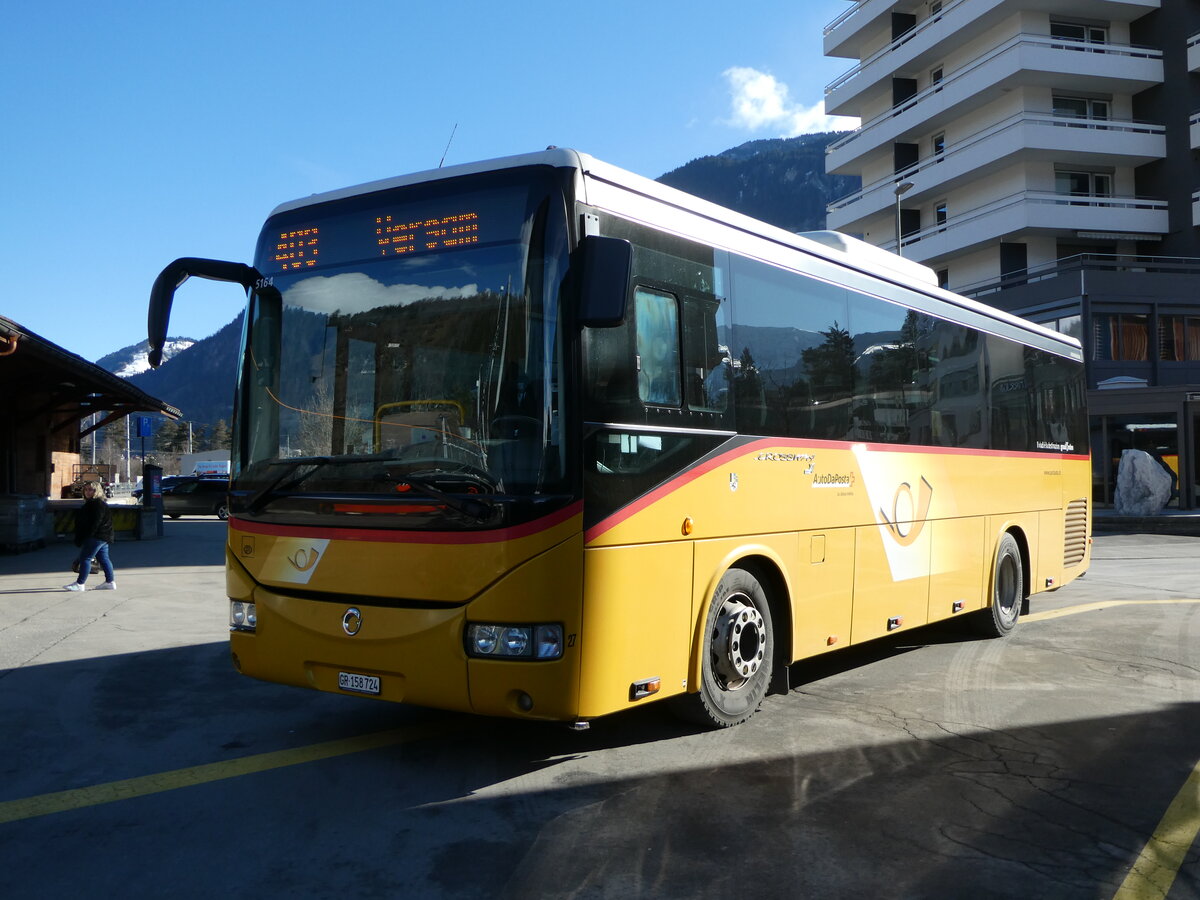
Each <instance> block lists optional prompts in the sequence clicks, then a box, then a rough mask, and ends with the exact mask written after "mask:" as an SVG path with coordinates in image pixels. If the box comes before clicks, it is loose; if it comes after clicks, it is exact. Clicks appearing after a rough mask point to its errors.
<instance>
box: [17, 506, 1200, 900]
mask: <svg viewBox="0 0 1200 900" xmlns="http://www.w3.org/2000/svg"><path fill="white" fill-rule="evenodd" d="M165 534H166V536H165V538H164V539H162V540H158V541H147V542H144V543H118V544H117V545H116V546H115V547H114V549H113V557H114V562H115V564H116V566H117V581H118V587H119V589H118V590H117V591H116V592H112V593H108V592H88V593H86V594H84V595H82V596H80V595H75V594H70V593H67V592H65V591H62V590H61V585H62V584H64V583H65V582H66V581H67V580H69V578H70V577H71V576H70V573H69V571H68V566H69V562H70V559H71V558H72V555H73V549H72V548H71V547H70V546H69V545H67V544H60V545H58V546H54V547H50V548H48V549H45V550H41V551H38V552H34V553H29V554H24V555H20V556H0V722H3V723H4V726H3V728H2V729H0V896H2V897H4V898H6V900H12V898H22V897H31V898H32V897H38V898H43V897H66V896H72V897H73V896H79V895H80V894H88V895H94V896H109V895H114V896H115V895H117V894H123V895H129V896H165V895H170V896H172V897H212V896H215V895H218V894H221V895H226V896H231V897H241V896H246V897H250V896H253V897H256V898H257V897H264V896H266V897H272V896H283V895H289V896H304V897H337V898H344V897H349V896H355V897H358V896H362V897H369V896H378V897H403V896H411V897H425V896H431V897H479V896H502V897H513V898H516V897H622V898H624V897H630V896H645V897H651V896H653V897H714V898H716V897H720V898H723V900H724V898H728V897H730V896H736V895H751V896H758V897H784V896H787V897H803V896H822V897H826V896H827V897H867V896H879V897H939V898H942V897H947V898H949V897H964V896H970V897H975V898H992V897H996V898H1000V897H1004V898H1009V897H1012V898H1029V897H1048V898H1066V897H1069V898H1075V897H1078V898H1093V897H1121V898H1122V900H1130V898H1148V897H1163V896H1168V897H1170V898H1174V900H1180V898H1188V897H1200V858H1198V855H1197V849H1196V847H1195V846H1194V841H1195V835H1196V831H1197V829H1198V828H1200V775H1197V774H1196V773H1197V763H1198V760H1200V717H1197V715H1196V712H1197V709H1198V708H1200V706H1198V704H1200V677H1198V674H1200V539H1196V538H1189V537H1181V536H1171V535H1166V536H1164V535H1112V536H1104V537H1100V538H1098V539H1097V541H1096V544H1095V560H1094V563H1093V567H1092V571H1091V572H1090V573H1089V575H1088V576H1087V578H1085V579H1082V580H1081V581H1078V582H1076V583H1074V584H1072V585H1069V586H1068V587H1066V588H1064V589H1062V590H1061V591H1058V592H1057V593H1055V594H1051V595H1043V596H1042V597H1040V598H1038V599H1037V600H1036V601H1035V605H1034V611H1033V615H1031V616H1030V617H1028V619H1027V620H1026V621H1024V622H1023V623H1022V625H1021V627H1020V628H1019V629H1018V631H1017V632H1016V633H1015V634H1014V635H1013V636H1012V637H1010V638H1008V639H1005V640H1000V641H976V640H971V639H967V638H966V637H965V635H964V634H963V633H962V632H961V631H960V630H958V629H957V628H954V627H950V626H945V627H935V628H929V629H923V630H921V631H914V632H910V633H905V634H902V635H897V636H895V637H894V639H885V640H883V641H880V642H876V643H875V644H873V645H869V646H867V647H863V648H851V649H849V650H844V651H840V652H839V653H838V654H834V655H831V656H829V657H826V658H824V659H822V660H820V661H819V662H815V663H808V664H802V665H799V666H796V667H794V672H793V675H794V678H793V683H794V685H795V686H794V687H793V690H792V691H791V693H790V694H788V695H786V696H772V697H769V698H768V700H767V701H766V703H764V707H763V709H762V711H761V712H760V713H759V715H758V716H756V717H755V718H754V719H752V720H751V721H750V722H749V723H747V724H746V725H745V726H742V727H739V728H735V729H732V730H730V731H726V732H702V731H696V730H694V729H691V728H688V727H685V726H682V725H680V724H679V723H677V722H675V720H674V719H672V718H671V717H670V716H668V715H666V714H664V713H663V712H662V711H661V709H656V708H655V707H653V706H650V707H646V708H645V709H643V710H640V711H637V712H634V713H631V714H626V715H622V716H616V717H610V718H609V719H605V720H601V721H599V722H597V723H596V724H595V726H594V727H593V729H592V730H591V731H590V732H588V733H586V734H582V735H577V734H571V733H568V732H566V731H565V730H564V729H562V728H559V727H555V726H540V725H532V726H531V725H527V724H524V723H510V722H500V721H494V720H484V719H475V718H470V717H463V716H451V715H446V714H442V713H436V712H430V711H424V710H419V709H413V708H409V707H397V706H391V705H388V704H383V703H379V702H375V701H371V700H364V699H359V698H351V697H339V696H331V695H327V694H317V693H312V692H308V691H303V690H298V689H294V688H286V687H281V686H276V685H267V684H261V683H258V682H254V681H251V680H249V679H246V678H242V677H240V676H237V675H236V674H235V673H234V672H233V670H232V668H231V667H230V665H229V663H228V658H227V657H228V653H227V648H226V643H225V640H224V637H225V634H226V631H227V624H226V616H227V611H226V602H225V599H224V597H225V595H224V579H223V570H222V560H223V549H222V548H223V536H224V526H223V525H222V524H220V523H218V522H216V521H215V520H211V519H210V520H203V519H186V518H185V519H181V520H179V521H177V522H170V521H169V522H167V523H166V528H165ZM94 580H97V581H98V580H99V579H98V578H95V577H94ZM1156 834H1157V837H1156V836H1155V835H1156ZM1131 872H1132V873H1133V874H1132V875H1131V874H1130V873H1131Z"/></svg>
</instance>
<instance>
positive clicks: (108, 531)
mask: <svg viewBox="0 0 1200 900" xmlns="http://www.w3.org/2000/svg"><path fill="white" fill-rule="evenodd" d="M112 539H113V520H112V510H110V509H109V508H108V504H107V503H105V502H104V494H103V492H102V491H100V490H99V487H98V486H97V484H96V483H95V482H94V481H88V482H85V483H84V485H83V506H82V507H81V508H80V509H79V511H78V512H77V513H75V546H76V547H78V548H79V578H78V580H76V581H73V582H71V583H70V584H64V585H63V588H64V589H66V590H68V591H86V590H87V588H86V587H85V586H84V582H86V581H87V578H88V575H89V574H90V573H91V571H92V561H93V560H95V561H96V562H98V563H99V564H100V568H101V569H102V570H103V571H104V584H98V585H96V590H98V591H115V590H116V589H117V583H116V581H114V580H113V567H112V561H111V560H109V558H108V545H109V543H110V542H111V541H112Z"/></svg>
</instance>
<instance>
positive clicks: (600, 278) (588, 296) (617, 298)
mask: <svg viewBox="0 0 1200 900" xmlns="http://www.w3.org/2000/svg"><path fill="white" fill-rule="evenodd" d="M579 256H580V263H581V265H580V271H581V275H580V290H579V323H580V324H581V325H583V326H584V327H586V328H613V327H615V326H617V325H620V324H621V323H622V322H623V321H625V307H626V302H627V299H628V297H629V276H630V273H631V272H632V271H633V245H632V244H630V243H629V241H624V240H621V239H620V238H611V237H600V236H599V235H588V236H587V237H585V238H584V239H583V240H582V241H581V242H580V245H579Z"/></svg>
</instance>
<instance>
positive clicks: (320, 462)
mask: <svg viewBox="0 0 1200 900" xmlns="http://www.w3.org/2000/svg"><path fill="white" fill-rule="evenodd" d="M331 462H333V460H332V459H331V458H330V457H328V456H293V457H291V458H290V459H277V460H273V461H272V462H271V463H269V465H272V466H283V467H284V469H283V471H282V472H280V473H279V477H278V478H276V479H275V480H274V481H272V482H271V483H270V484H268V485H266V486H265V487H261V488H259V489H258V490H257V491H255V492H254V493H253V494H252V495H251V496H250V498H249V499H248V500H247V501H246V509H247V511H249V512H250V513H256V512H258V511H259V510H261V509H262V508H263V507H264V506H266V504H267V501H268V500H270V499H271V498H272V497H273V496H275V494H276V493H277V492H278V491H279V490H280V485H282V484H283V482H284V481H286V480H287V477H288V476H289V475H291V474H292V473H293V472H295V471H296V470H297V469H299V468H300V467H301V466H312V470H311V471H308V472H305V473H304V474H303V475H301V476H300V477H299V478H296V479H294V480H293V481H292V482H290V483H289V484H288V485H287V486H288V487H289V488H293V487H295V486H296V485H298V484H299V483H300V482H302V481H303V480H304V479H305V478H307V477H308V476H309V475H311V474H312V473H313V472H315V471H317V469H319V468H321V466H326V465H329V463H331Z"/></svg>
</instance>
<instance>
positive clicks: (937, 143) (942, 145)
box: [932, 131, 946, 156]
mask: <svg viewBox="0 0 1200 900" xmlns="http://www.w3.org/2000/svg"><path fill="white" fill-rule="evenodd" d="M932 143H933V155H934V156H941V155H942V154H943V153H945V152H946V132H944V131H943V132H941V133H940V134H935V135H934V136H933V142H932Z"/></svg>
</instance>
